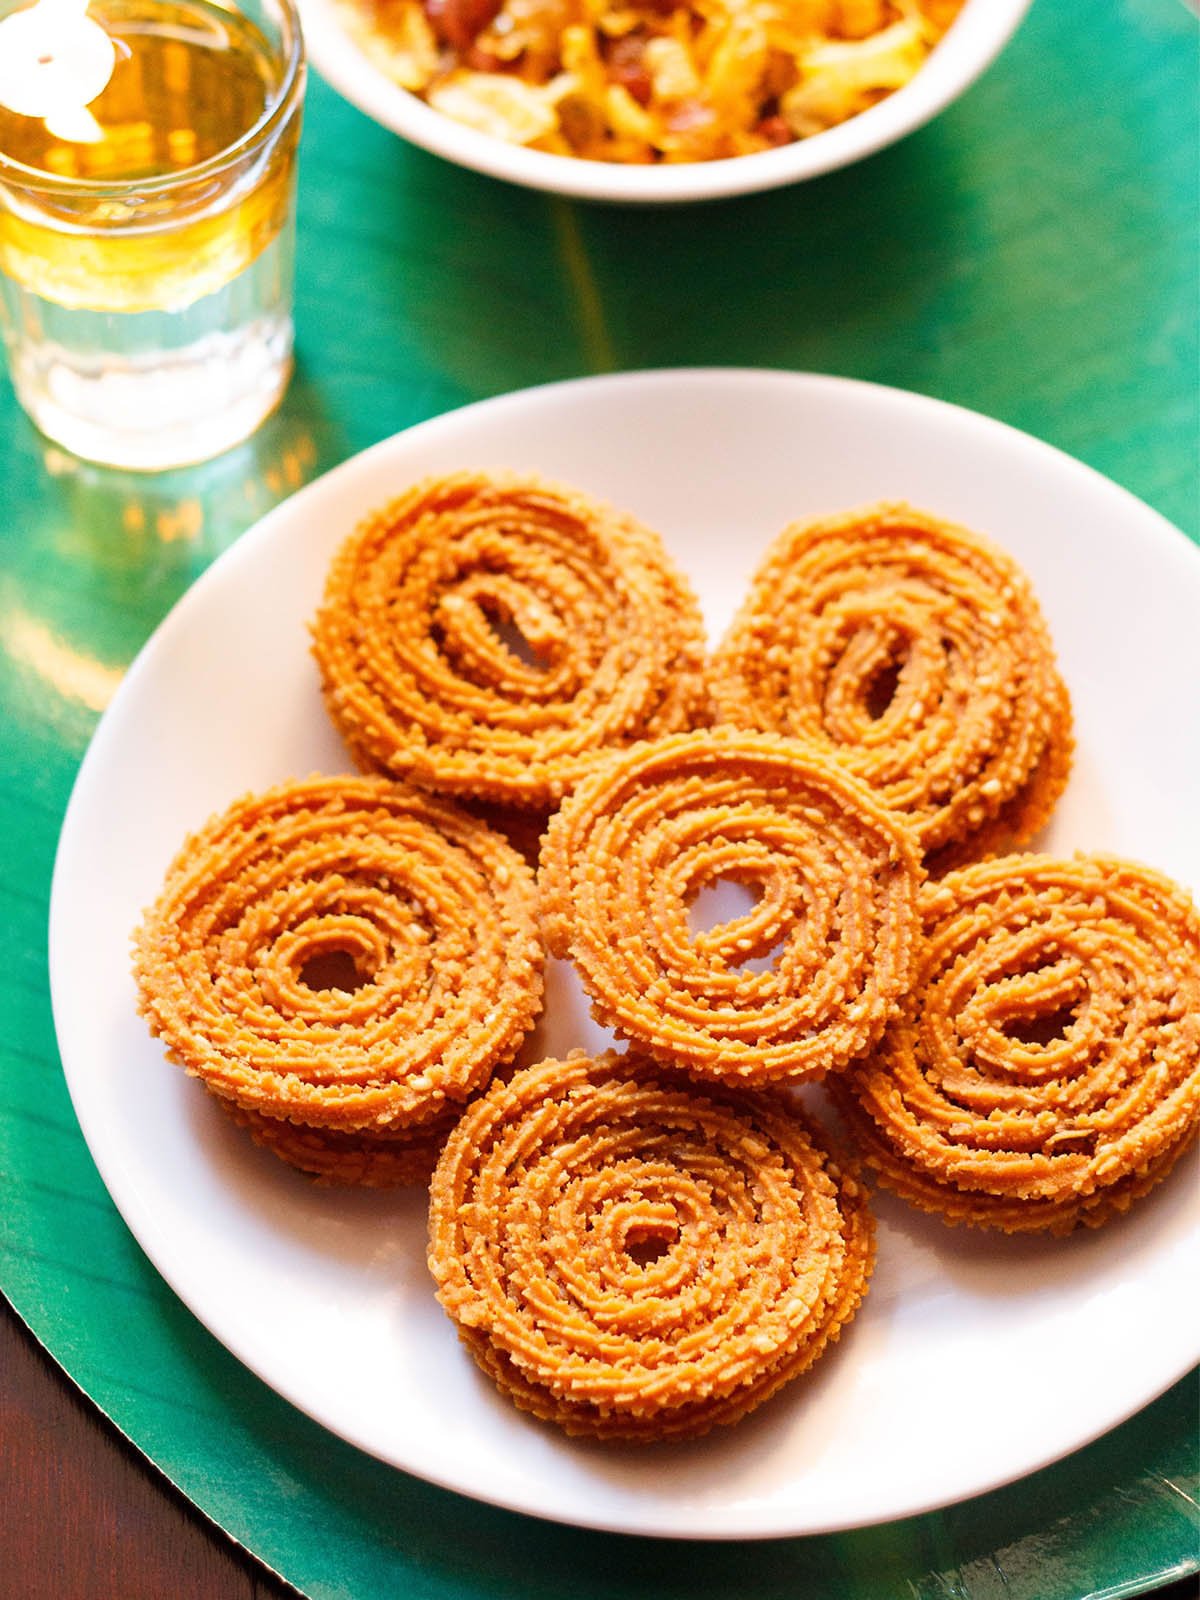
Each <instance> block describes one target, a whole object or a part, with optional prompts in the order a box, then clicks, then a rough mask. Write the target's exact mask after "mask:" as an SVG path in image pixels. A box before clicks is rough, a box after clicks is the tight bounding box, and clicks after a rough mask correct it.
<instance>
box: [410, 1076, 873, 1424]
mask: <svg viewBox="0 0 1200 1600" xmlns="http://www.w3.org/2000/svg"><path fill="white" fill-rule="evenodd" d="M873 1255H874V1227H873V1223H872V1220H871V1216H870V1213H869V1211H868V1210H867V1205H866V1200H865V1196H864V1193H863V1190H862V1188H861V1186H860V1185H859V1184H858V1183H857V1182H856V1181H855V1179H854V1178H853V1177H852V1176H851V1175H850V1173H849V1172H848V1170H847V1169H846V1167H845V1166H844V1164H843V1163H842V1162H841V1161H840V1160H838V1159H837V1158H835V1156H834V1155H833V1154H832V1153H831V1151H830V1150H829V1148H828V1147H827V1144H826V1143H825V1141H824V1140H823V1138H822V1136H821V1135H820V1134H819V1133H818V1131H817V1129H816V1128H815V1127H814V1126H813V1125H811V1124H810V1123H809V1122H808V1121H807V1120H806V1119H805V1118H804V1117H803V1116H802V1115H801V1114H800V1113H799V1112H798V1111H797V1110H796V1109H795V1108H794V1107H793V1106H792V1105H791V1104H790V1102H788V1101H787V1100H785V1099H784V1098H783V1097H781V1096H780V1097H776V1096H775V1095H773V1094H770V1093H758V1094H755V1093H748V1092H743V1093H741V1094H738V1095H737V1096H734V1095H731V1094H728V1093H726V1092H725V1091H722V1090H721V1089H716V1088H714V1089H712V1090H709V1089H700V1088H697V1087H696V1085H694V1084H692V1083H689V1082H688V1081H687V1080H686V1079H685V1078H683V1077H682V1076H681V1075H678V1074H675V1073H672V1072H670V1071H669V1070H666V1069H663V1068H661V1067H659V1066H655V1065H653V1064H651V1063H649V1062H646V1061H645V1060H640V1059H637V1058H635V1057H632V1056H618V1055H614V1054H612V1053H608V1054H606V1055H603V1056H601V1057H600V1058H599V1059H598V1060H591V1059H589V1058H587V1057H586V1056H584V1055H582V1054H577V1055H574V1056H572V1057H570V1058H569V1059H567V1060H565V1061H544V1062H541V1063H539V1064H538V1065H537V1066H534V1067H530V1068H528V1069H526V1070H525V1071H522V1072H518V1073H516V1074H515V1075H514V1076H513V1078H512V1079H511V1081H510V1082H507V1083H501V1082H496V1083H493V1084H492V1085H491V1086H490V1088H489V1089H488V1090H487V1091H485V1093H484V1094H483V1095H481V1096H480V1097H479V1099H478V1100H476V1101H475V1102H474V1104H473V1105H472V1106H470V1107H469V1108H468V1110H467V1111H466V1113H465V1114H464V1116H463V1118H462V1120H461V1121H460V1123H459V1125H458V1127H457V1128H456V1129H455V1131H454V1132H453V1133H452V1134H451V1136H450V1138H449V1140H448V1141H447V1144H446V1146H445V1149H444V1150H443V1152H442V1156H441V1159H440V1161H439V1163H438V1166H437V1170H436V1172H435V1173H434V1177H433V1182H432V1186H431V1208H430V1245H429V1264H430V1268H431V1270H432V1272H433V1275H434V1278H435V1279H436V1281H437V1285H438V1289H437V1293H438V1299H439V1300H440V1301H441V1303H442V1305H443V1306H444V1307H445V1308H446V1310H447V1311H448V1312H449V1314H450V1316H451V1317H452V1318H453V1319H454V1320H455V1321H456V1322H457V1323H458V1325H459V1330H460V1333H461V1335H462V1337H463V1339H464V1341H465V1343H466V1345H467V1348H468V1349H469V1350H470V1351H471V1354H472V1355H473V1356H474V1357H475V1359H476V1360H477V1361H478V1362H479V1364H480V1366H481V1367H482V1368H483V1369H484V1370H485V1371H486V1372H487V1373H488V1374H489V1375H490V1376H491V1377H492V1378H493V1380H494V1381H495V1382H496V1383H497V1384H498V1385H499V1387H500V1388H501V1389H502V1390H503V1391H504V1392H505V1393H507V1394H508V1395H509V1396H510V1398H511V1399H512V1400H514V1401H515V1403H516V1404H517V1405H518V1406H521V1407H522V1408H523V1409H525V1410H527V1411H531V1412H533V1413H534V1414H535V1415H536V1416H539V1417H542V1418H544V1419H546V1420H548V1421H552V1422H555V1423H558V1424H559V1425H560V1426H561V1427H563V1428H565V1429H566V1431H567V1432H568V1433H576V1434H591V1435H594V1436H596V1437H599V1438H606V1439H627V1440H654V1439H668V1438H684V1437H688V1436H690V1435H693V1434H699V1433H704V1432H706V1431H707V1430H708V1429H709V1428H710V1427H712V1426H713V1425H714V1424H716V1423H730V1422H735V1421H736V1420H737V1419H738V1418H739V1417H741V1416H744V1415H745V1413H746V1412H748V1411H750V1410H752V1409H753V1408H754V1407H755V1406H757V1405H759V1404H761V1402H762V1401H764V1400H765V1399H767V1397H768V1396H769V1395H771V1394H773V1393H774V1392H775V1391H776V1390H777V1389H778V1388H780V1386H781V1385H782V1384H784V1383H786V1382H787V1381H788V1380H789V1379H791V1378H794V1377H796V1376H797V1375H798V1374H799V1373H801V1372H803V1371H804V1369H805V1368H806V1367H808V1366H809V1365H810V1364H811V1363H812V1362H813V1361H814V1360H816V1358H817V1357H818V1356H819V1355H820V1354H821V1352H822V1351H823V1350H824V1349H825V1347H826V1346H827V1344H828V1343H829V1341H830V1340H831V1339H835V1338H836V1337H837V1336H838V1334H839V1332H840V1331H841V1328H842V1327H843V1326H844V1324H845V1323H846V1322H847V1321H848V1320H849V1319H850V1318H851V1317H852V1316H853V1314H854V1312H855V1310H856V1309H857V1307H858V1304H859V1302H860V1300H861V1299H862V1296H863V1293H864V1290H865V1287H866V1280H867V1277H868V1275H869V1273H870V1270H871V1266H872V1263H873Z"/></svg>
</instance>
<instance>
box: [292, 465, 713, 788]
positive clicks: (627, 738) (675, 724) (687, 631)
mask: <svg viewBox="0 0 1200 1600" xmlns="http://www.w3.org/2000/svg"><path fill="white" fill-rule="evenodd" d="M313 648H314V652H315V655H316V658H317V663H318V665H319V667H320V671H321V680H322V686H323V689H324V694H325V701H326V705H327V706H328V708H329V712H330V715H331V716H332V718H333V720H334V722H335V723H336V724H337V726H338V728H339V730H340V731H341V733H342V736H343V737H344V739H345V740H346V742H347V744H348V745H349V747H350V749H351V751H352V753H353V755H354V758H355V760H356V762H357V763H358V765H359V766H361V767H362V768H364V769H365V770H368V771H370V770H375V771H382V772H388V773H393V774H396V775H398V776H402V777H411V778H412V779H414V780H416V781H417V782H419V783H421V784H424V785H427V786H429V787H431V788H435V789H441V790H445V791H447V792H451V793H455V794H459V795H469V796H474V797H476V798H480V799H486V800H492V801H496V802H498V803H500V804H505V805H516V806H528V807H532V808H535V809H536V808H538V807H541V808H548V807H550V806H551V805H553V804H554V803H556V802H557V801H558V800H559V799H560V798H561V796H562V795H563V794H564V793H565V792H566V791H567V790H569V789H570V788H571V787H572V785H573V784H574V783H575V782H576V781H577V780H578V778H579V777H580V776H581V774H582V773H583V772H584V771H585V770H586V769H587V767H588V766H589V765H590V763H591V761H592V759H593V758H594V756H595V754H596V752H598V751H601V750H603V749H605V748H607V747H612V746H617V747H620V746H623V745H627V744H630V743H631V742H632V741H633V740H635V739H640V738H643V737H645V736H647V735H651V734H656V733H663V732H669V731H671V730H674V729H679V728H687V727H691V726H693V725H694V723H695V722H696V721H697V720H698V719H699V718H700V717H701V716H702V714H703V712H704V710H705V708H706V700H705V695H704V671H703V663H704V649H705V644H704V631H703V624H702V622H701V618H700V612H699V608H698V606H697V604H696V600H695V598H694V596H693V595H692V592H691V590H690V588H689V587H688V585H687V583H686V581H685V580H684V578H683V577H682V576H681V574H680V573H679V572H678V571H677V570H676V569H675V567H674V565H673V564H672V563H671V561H670V559H669V558H668V556H667V554H666V552H665V550H664V548H663V546H662V543H661V541H660V539H659V537H658V535H657V534H655V533H652V532H651V531H650V530H649V529H647V528H644V527H643V526H642V525H641V524H640V523H638V522H636V521H635V520H634V519H633V518H632V517H630V516H628V515H626V514H624V513H622V512H618V511H614V510H613V509H612V508H611V507H609V506H606V505H602V504H600V503H599V502H597V501H594V500H591V499H589V498H588V497H587V496H586V495H583V494H580V493H579V492H577V491H575V490H572V489H567V488H561V487H558V486H555V485H552V484H549V483H545V482H543V481H542V480H541V479H538V478H532V477H516V476H513V475H511V474H504V473H498V474H485V473H460V474H458V475H457V476H453V477H448V478H439V479H432V480H429V481H427V482H425V483H423V484H419V485H418V486H417V487H416V488H414V489H412V490H410V491H409V492H408V493H407V494H405V495H402V496H401V497H400V498H399V499H398V500H395V501H393V502H392V503H391V504H390V505H388V506H386V507H385V508H383V509H382V510H381V511H378V512H376V513H375V514H374V515H372V516H371V517H369V518H368V519H367V520H366V521H365V522H364V523H363V524H362V526H361V527H360V528H359V529H358V530H357V531H356V532H355V533H354V534H353V535H352V536H351V537H350V538H349V539H348V540H347V541H346V542H345V544H344V545H343V546H342V547H341V549H340V550H339V552H338V554H337V556H336V557H335V559H334V562H333V565H332V567H331V569H330V573H329V577H328V582H327V586H326V591H325V598H324V603H323V605H322V607H321V610H320V613H319V615H318V617H317V620H316V623H315V625H314V629H313Z"/></svg>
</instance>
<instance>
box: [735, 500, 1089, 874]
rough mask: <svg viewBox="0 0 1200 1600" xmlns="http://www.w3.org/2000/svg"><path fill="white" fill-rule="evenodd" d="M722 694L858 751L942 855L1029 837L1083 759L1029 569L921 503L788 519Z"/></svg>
mask: <svg viewBox="0 0 1200 1600" xmlns="http://www.w3.org/2000/svg"><path fill="white" fill-rule="evenodd" d="M712 692H713V698H714V701H715V704H716V707H717V713H718V716H719V717H720V719H721V720H722V721H726V722H730V723H732V724H734V725H735V726H738V727H745V728H761V729H764V730H769V731H775V732H779V733H788V734H793V735H795V736H797V737H800V738H803V739H805V740H809V741H811V742H813V743H814V744H816V745H817V746H818V747H819V748H820V749H822V750H825V751H826V752H827V753H828V754H830V755H833V756H836V757H837V759H838V760H839V761H842V762H844V763H845V765H846V766H847V767H848V768H849V769H850V770H851V771H852V772H854V773H856V774H857V775H858V776H859V777H861V778H862V779H864V780H865V781H866V782H867V783H869V784H870V785H871V787H872V788H873V789H874V790H875V791H876V793H877V794H878V795H879V796H880V798H881V799H883V800H885V801H886V802H887V804H888V805H890V806H893V807H895V808H896V809H897V810H899V811H902V812H903V813H904V814H905V816H906V817H907V818H908V819H909V821H910V822H911V823H912V825H913V827H914V828H915V829H916V831H917V833H918V835H919V837H920V840H921V844H922V847H923V848H924V850H925V851H926V854H927V856H929V857H931V858H932V862H933V864H934V865H935V866H936V867H937V868H939V869H940V868H944V867H946V866H949V865H953V864H956V863H957V862H958V861H960V860H964V859H965V860H969V859H974V858H976V857H979V856H982V855H985V854H987V853H989V852H991V851H995V850H997V849H1008V848H1011V847H1013V846H1015V845H1020V844H1024V843H1025V842H1027V841H1028V840H1029V839H1031V838H1032V837H1033V835H1034V834H1035V833H1036V832H1037V831H1038V829H1039V828H1041V827H1042V826H1043V824H1044V823H1045V822H1046V821H1047V820H1048V818H1049V816H1050V812H1051V810H1052V809H1053V807H1054V804H1055V801H1056V800H1057V799H1058V796H1059V794H1060V793H1061V792H1062V789H1063V787H1064V786H1065V784H1066V781H1067V776H1068V773H1069V770H1070V764H1071V754H1072V748H1073V741H1072V734H1071V710H1070V701H1069V698H1068V695H1067V691H1066V689H1065V687H1064V685H1063V682H1062V680H1061V678H1060V677H1059V674H1058V670H1057V667H1056V665H1055V660H1054V653H1053V649H1052V647H1051V643H1050V636H1049V633H1048V631H1047V628H1046V624H1045V621H1044V619H1043V617H1042V614H1041V611H1040V609H1039V607H1038V604H1037V600H1036V598H1035V596H1034V593H1033V589H1032V587H1031V585H1030V582H1029V579H1028V578H1027V577H1026V576H1025V574H1024V573H1023V572H1022V570H1021V569H1020V567H1018V565H1017V564H1016V562H1015V561H1013V559H1012V558H1011V557H1010V556H1009V555H1007V554H1006V553H1005V552H1004V551H1002V550H1000V549H999V548H998V547H997V546H995V545H993V544H990V543H989V542H988V541H987V540H985V539H982V538H980V537H979V536H978V535H977V534H974V533H971V532H969V531H968V530H966V529H965V528H959V527H956V526H954V524H952V523H949V522H943V521H940V520H939V519H938V518H936V517H931V516H927V515H925V514H924V513H923V512H920V511H915V510H913V509H912V508H911V507H909V506H904V505H882V506H876V507H874V508H871V509H869V510H865V511H856V512H850V513H847V514H845V515H842V516H836V517H830V518H827V519H825V520H822V521H817V522H808V523H795V524H793V525H792V526H791V527H789V528H786V529H785V530H784V532H783V533H782V534H780V535H779V537H778V538H777V539H776V541H775V543H774V544H773V546H772V547H771V550H770V552H769V553H768V556H767V559H766V561H765V562H764V563H763V565H762V567H761V568H760V569H759V571H758V573H757V575H756V577H755V580H754V584H753V586H752V588H751V591H750V594H749V596H748V597H747V599H746V601H745V603H744V605H743V607H742V609H741V611H740V612H739V613H738V616H737V618H736V620H735V622H734V624H733V627H732V628H731V630H730V632H729V634H728V636H727V637H726V638H725V639H724V641H723V642H722V643H721V645H720V647H719V649H718V650H717V651H716V654H715V656H714V658H713V662H712ZM937 852H942V855H941V857H940V858H938V857H937V854H936V853H937Z"/></svg>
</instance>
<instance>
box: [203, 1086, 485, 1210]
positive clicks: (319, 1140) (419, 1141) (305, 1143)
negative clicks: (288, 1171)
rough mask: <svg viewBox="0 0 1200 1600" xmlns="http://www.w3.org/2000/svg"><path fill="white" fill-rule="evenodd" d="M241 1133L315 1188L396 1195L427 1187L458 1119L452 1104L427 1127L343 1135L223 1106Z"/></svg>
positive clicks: (228, 1102) (456, 1107)
mask: <svg viewBox="0 0 1200 1600" xmlns="http://www.w3.org/2000/svg"><path fill="white" fill-rule="evenodd" d="M220 1103H221V1105H222V1106H223V1107H224V1108H225V1110H226V1111H228V1112H229V1114H230V1116H231V1117H232V1118H233V1120H234V1121H235V1122H236V1123H237V1124H238V1125H239V1127H242V1128H245V1129H246V1130H247V1132H248V1133H249V1134H250V1137H251V1138H252V1139H253V1140H254V1142H255V1144H257V1145H259V1146H261V1147H262V1149H264V1150H269V1151H271V1153H272V1154H273V1155H276V1156H278V1157H279V1159H280V1160H281V1161H283V1162H286V1163H287V1165H288V1166H289V1167H295V1168H296V1169H297V1170H298V1171H300V1172H304V1173H307V1174H308V1175H309V1176H310V1177H311V1178H313V1179H314V1181H315V1182H317V1183H318V1184H323V1185H330V1186H332V1185H339V1186H345V1185H351V1186H354V1187H356V1188H364V1189H398V1188H404V1187H408V1186H412V1185H416V1184H422V1183H428V1182H429V1179H430V1176H431V1175H432V1173H433V1169H434V1167H435V1166H436V1165H437V1159H438V1156H439V1155H440V1154H441V1151H442V1146H443V1145H444V1144H445V1142H446V1139H447V1136H448V1135H449V1133H450V1130H451V1128H453V1126H454V1124H455V1123H456V1122H457V1121H458V1119H459V1117H460V1116H461V1114H462V1107H461V1106H460V1105H457V1104H454V1103H450V1104H448V1105H447V1106H446V1108H445V1109H444V1110H442V1111H440V1112H439V1113H438V1114H437V1116H436V1117H434V1118H433V1119H432V1120H431V1121H429V1122H422V1123H418V1124H417V1125H416V1126H414V1127H410V1128H393V1129H389V1130H388V1131H387V1132H386V1133H383V1134H373V1133H363V1132H351V1133H342V1132H340V1131H339V1130H337V1129H335V1128H313V1127H309V1126H308V1125H307V1124H305V1123H298V1122H288V1121H286V1120H284V1119H281V1118H279V1117H264V1116H262V1115H261V1114H260V1113H259V1112H256V1111H243V1109H242V1108H241V1106H239V1105H235V1104H234V1102H233V1101H232V1100H222V1101H221V1102H220Z"/></svg>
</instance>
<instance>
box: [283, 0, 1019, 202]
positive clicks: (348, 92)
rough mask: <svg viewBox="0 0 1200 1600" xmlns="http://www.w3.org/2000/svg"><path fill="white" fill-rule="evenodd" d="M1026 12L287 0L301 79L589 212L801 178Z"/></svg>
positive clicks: (832, 5) (859, 148) (620, 0)
mask: <svg viewBox="0 0 1200 1600" xmlns="http://www.w3.org/2000/svg"><path fill="white" fill-rule="evenodd" d="M1028 5H1029V0H303V4H302V7H301V9H302V12H303V17H304V30H305V37H306V39H307V42H308V48H309V52H310V55H311V57H312V59H313V61H314V63H315V64H316V66H317V68H318V70H319V71H320V72H321V74H322V75H323V76H324V77H325V78H326V79H327V80H328V82H329V83H331V84H332V85H333V87H334V88H335V89H337V90H338V91H339V92H340V93H341V94H343V95H344V96H345V97H346V98H347V99H348V100H350V101H351V102H352V103H353V104H354V105H356V106H358V108H359V109H360V110H362V111H364V112H366V114H367V115H368V116H370V117H373V118H374V119H375V120H376V121H377V122H380V123H382V124H383V125H384V126H385V127H388V128H391V129H393V131H395V132H396V133H399V134H400V135H401V136H402V137H404V138H406V139H408V140H410V141H411V142H412V143H413V144H417V145H420V146H422V147H423V148H424V149H426V150H430V151H433V152H434V153H435V154H437V155H440V156H443V157H445V158H446V159H447V160H450V161H454V162H456V163H458V164H459V165H460V166H465V167H471V168H474V169H475V170H476V171H479V172H484V173H488V174H489V175H491V176H493V177H498V178H505V179H507V180H509V181H510V182H513V183H518V184H522V185H525V186H526V187H529V188H534V189H544V190H548V191H550V192H553V193H558V194H566V195H576V196H580V197H582V198H590V199H597V200H609V201H632V202H649V203H659V202H670V201H677V200H706V199H717V198H720V197H722V196H727V195H736V194H748V193H753V192H756V191H759V190H764V189H772V188H777V187H779V186H781V185H784V184H789V183H795V182H797V181H799V180H800V179H803V178H811V177H816V176H817V175H818V174H820V173H824V172H829V171H831V170H833V169H834V168H836V167H842V166H847V165H849V164H850V163H851V162H853V161H857V160H859V159H861V158H862V157H863V156H867V155H870V154H872V153H873V152H874V151H876V150H879V149H881V148H883V147H884V146H885V145H888V144H891V143H893V142H894V141H895V140H897V139H899V138H901V137H903V136H904V135H905V134H907V133H910V132H911V131H912V130H913V129H914V128H917V127H920V126H921V124H922V123H924V122H927V121H928V120H929V119H930V118H931V117H933V116H936V115H937V113H938V112H939V111H941V110H942V109H943V108H944V107H945V106H946V105H948V104H949V103H950V102H951V101H952V100H954V99H955V98H957V96H958V95H960V94H961V93H962V92H963V91H964V90H965V89H966V88H967V87H968V86H969V85H970V84H971V83H972V82H974V80H975V79H976V78H977V77H978V76H979V75H980V74H981V73H982V72H983V71H984V69H985V68H986V67H987V66H988V64H989V63H990V62H991V61H992V60H993V59H994V57H995V56H996V55H997V54H998V53H999V51H1000V50H1001V49H1002V48H1003V46H1004V44H1005V43H1006V42H1007V40H1008V38H1009V37H1010V35H1011V34H1012V33H1013V31H1014V29H1015V28H1016V26H1017V24H1018V23H1019V22H1020V20H1021V18H1022V16H1023V15H1024V13H1025V11H1026V10H1027V9H1028Z"/></svg>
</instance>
